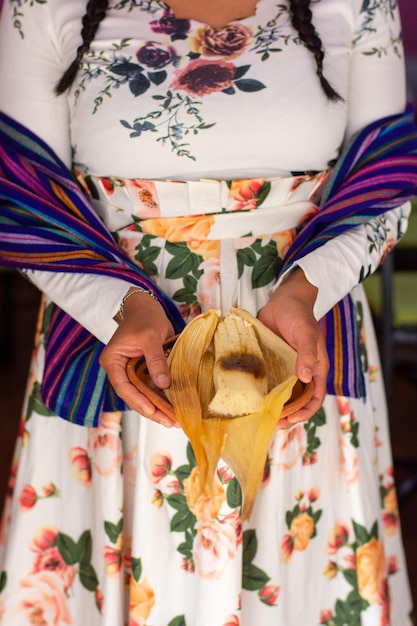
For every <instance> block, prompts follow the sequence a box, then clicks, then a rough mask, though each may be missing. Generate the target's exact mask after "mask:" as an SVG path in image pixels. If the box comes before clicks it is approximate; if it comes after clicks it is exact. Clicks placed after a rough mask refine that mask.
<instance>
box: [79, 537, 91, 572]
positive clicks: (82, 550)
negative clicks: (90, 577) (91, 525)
mask: <svg viewBox="0 0 417 626" xmlns="http://www.w3.org/2000/svg"><path fill="white" fill-rule="evenodd" d="M77 551H78V560H79V562H80V563H85V564H88V563H90V561H91V555H92V552H93V540H92V537H91V532H90V531H89V530H86V531H84V532H83V534H82V535H81V537H80V538H79V539H78V544H77Z"/></svg>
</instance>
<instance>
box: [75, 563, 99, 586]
mask: <svg viewBox="0 0 417 626" xmlns="http://www.w3.org/2000/svg"><path fill="white" fill-rule="evenodd" d="M78 574H79V576H80V581H81V584H82V585H83V586H84V587H85V588H86V589H88V591H95V590H96V589H97V587H98V578H97V574H96V572H95V570H94V567H93V566H92V565H91V563H85V564H84V563H82V564H80V568H79V570H78Z"/></svg>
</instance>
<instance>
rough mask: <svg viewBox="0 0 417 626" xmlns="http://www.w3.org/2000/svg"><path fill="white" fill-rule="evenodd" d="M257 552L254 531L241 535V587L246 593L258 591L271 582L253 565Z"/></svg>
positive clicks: (247, 531) (264, 573)
mask: <svg viewBox="0 0 417 626" xmlns="http://www.w3.org/2000/svg"><path fill="white" fill-rule="evenodd" d="M257 550H258V540H257V538H256V532H255V530H252V529H251V530H246V531H245V532H244V533H243V545H242V554H243V566H242V587H243V589H246V590H247V591H259V589H262V588H263V587H264V586H265V585H266V583H267V582H268V581H269V580H271V579H270V578H269V576H268V575H267V574H266V572H264V571H263V570H261V569H260V568H259V567H257V566H256V565H254V564H253V562H252V561H253V559H254V558H255V556H256V551H257Z"/></svg>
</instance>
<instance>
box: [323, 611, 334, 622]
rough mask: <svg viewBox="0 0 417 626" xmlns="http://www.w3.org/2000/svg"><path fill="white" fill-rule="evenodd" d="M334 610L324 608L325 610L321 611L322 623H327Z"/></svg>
mask: <svg viewBox="0 0 417 626" xmlns="http://www.w3.org/2000/svg"><path fill="white" fill-rule="evenodd" d="M332 617H333V616H332V612H331V611H330V610H329V609H324V611H320V624H327V622H328V621H329V619H331V618H332Z"/></svg>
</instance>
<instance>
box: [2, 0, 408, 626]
mask: <svg viewBox="0 0 417 626" xmlns="http://www.w3.org/2000/svg"><path fill="white" fill-rule="evenodd" d="M84 5H85V3H84V2H82V1H81V0H72V1H71V2H66V1H65V0H34V1H30V2H29V1H27V0H8V2H7V1H6V2H5V4H4V7H3V13H2V18H1V24H0V30H1V33H0V42H1V43H0V46H1V51H0V77H1V81H2V86H3V87H2V92H1V95H0V105H1V108H2V109H3V110H4V111H5V112H6V113H8V114H9V115H12V116H13V117H16V118H17V119H18V120H19V121H21V122H22V123H24V124H25V125H27V126H29V127H30V128H31V129H32V130H33V131H34V132H36V133H38V134H39V135H40V136H41V137H43V139H44V140H45V141H46V142H47V143H49V144H50V146H51V147H52V148H53V149H54V150H55V151H56V152H57V154H58V155H59V156H60V157H61V158H62V159H63V161H64V162H65V163H66V164H67V165H68V166H72V167H73V169H74V172H75V175H76V176H77V178H78V180H79V182H80V185H81V186H82V187H83V188H84V189H85V192H86V194H87V195H88V197H89V198H90V200H91V203H92V204H93V206H94V207H95V209H96V210H97V212H98V214H99V215H100V216H101V218H102V219H103V221H104V222H105V223H106V225H107V227H108V228H109V230H110V231H111V232H112V233H113V235H114V237H115V239H116V241H117V243H118V245H119V246H120V247H121V248H122V249H123V250H124V252H125V253H126V254H127V255H128V256H129V257H130V258H131V259H132V260H133V261H134V262H135V263H136V264H137V265H138V267H140V268H142V269H143V270H145V271H146V272H147V274H149V276H151V277H152V278H153V279H154V280H155V281H156V282H157V283H158V285H159V287H160V288H161V289H162V290H163V291H164V292H165V293H167V294H168V295H169V296H170V297H171V298H172V299H173V300H174V301H175V302H176V304H177V305H178V307H179V309H180V310H181V312H182V314H183V316H184V318H185V320H187V321H188V320H190V319H192V318H193V317H195V316H196V315H198V314H199V313H200V312H202V311H206V310H208V309H211V308H220V309H222V311H225V312H227V311H228V309H229V308H230V307H231V306H239V307H241V308H244V309H247V310H248V311H250V312H251V313H252V314H254V315H256V313H257V312H258V311H259V309H260V308H261V307H262V306H263V304H265V302H266V301H267V299H268V296H269V294H270V291H271V289H273V288H274V286H275V285H276V280H277V275H278V272H279V268H280V264H281V260H282V258H283V256H284V254H285V252H286V250H287V249H288V246H289V245H290V243H291V242H292V241H293V239H294V237H295V235H296V233H297V231H298V229H299V228H300V225H301V224H302V222H303V221H304V220H305V219H306V218H308V216H309V215H310V213H311V212H312V211H315V210H317V209H316V206H315V203H314V198H315V194H316V192H317V190H318V189H319V188H320V186H321V185H322V183H323V180H324V178H325V175H326V171H327V170H328V168H329V167H331V166H332V164H333V163H334V162H335V160H336V159H337V156H338V154H339V152H340V148H341V146H342V144H343V142H344V140H345V139H346V138H347V137H349V136H351V135H352V133H354V132H355V131H356V130H358V129H360V128H361V127H363V126H364V125H366V124H367V123H369V122H370V121H372V120H374V119H377V118H380V117H384V116H385V115H389V114H392V113H396V112H399V111H401V110H402V109H403V108H404V104H405V101H404V72H403V60H402V49H401V43H400V41H401V37H400V26H399V17H398V9H397V6H396V2H395V0H374V1H373V2H365V3H361V2H358V1H357V0H320V2H316V3H313V4H312V10H313V21H314V24H315V27H316V29H317V31H318V33H319V34H320V37H321V39H322V41H323V45H324V48H325V50H326V55H325V64H324V71H325V75H326V77H328V79H329V80H330V82H331V83H332V85H334V87H335V88H336V90H337V91H338V93H339V94H340V95H341V96H342V98H343V101H341V102H337V103H331V102H328V101H327V100H326V98H325V96H324V94H323V93H322V90H321V87H320V84H319V82H318V79H317V76H316V73H315V65H314V59H313V57H312V55H311V53H310V52H309V51H308V50H307V49H306V48H305V46H304V45H303V44H302V43H301V41H300V40H299V38H298V35H297V33H296V31H295V30H294V28H293V27H292V25H291V21H290V17H289V9H288V5H287V3H286V2H285V1H284V2H282V3H279V2H274V1H272V0H259V2H258V4H257V7H256V12H255V14H254V15H253V16H250V17H248V18H245V19H243V20H240V21H236V22H231V23H230V24H228V25H227V26H226V27H224V28H222V29H214V28H213V27H210V26H208V25H206V24H202V23H200V22H198V21H195V20H194V21H193V20H187V19H177V18H176V17H175V15H174V14H173V12H172V11H171V10H170V9H169V7H168V6H167V5H166V4H164V3H163V2H161V1H159V0H114V1H113V2H111V3H110V8H109V11H108V14H107V15H106V18H105V19H104V20H103V22H102V23H101V25H100V27H99V30H98V33H97V36H96V38H95V40H94V42H93V43H92V45H91V49H90V51H89V52H88V53H86V54H85V55H84V58H83V62H82V66H81V68H80V71H79V73H78V75H77V79H76V81H75V84H74V87H73V88H72V90H71V91H70V93H69V94H65V95H63V96H59V97H57V96H55V94H54V92H53V88H54V85H55V84H56V81H57V80H58V79H59V78H60V76H61V75H62V72H63V70H64V69H65V68H66V67H67V66H68V65H69V63H70V62H71V61H72V60H73V58H74V55H75V51H76V49H77V47H78V46H79V45H80V30H81V18H82V16H83V14H84V9H85V6H84ZM6 50H7V54H6V53H5V51H6ZM68 122H69V123H68ZM68 128H69V132H68ZM407 211H408V210H407V207H400V208H398V209H396V210H394V211H390V212H388V213H386V214H385V215H383V216H381V217H380V218H378V219H376V220H373V221H371V222H369V223H368V224H366V225H365V226H363V227H357V228H356V229H354V230H353V231H350V232H349V233H347V234H343V235H340V236H339V237H337V238H336V239H334V240H332V241H330V242H328V243H327V244H325V245H324V246H322V248H320V249H319V250H318V251H315V252H313V253H311V254H309V255H307V256H305V257H304V258H303V259H301V260H300V261H299V262H298V264H299V265H300V267H302V268H303V270H304V271H305V273H306V275H307V277H308V278H309V280H310V282H312V283H313V284H315V285H317V286H318V290H319V293H318V298H317V302H316V305H315V309H314V312H315V315H316V317H317V319H319V318H320V317H321V316H322V315H324V314H325V313H326V311H327V310H329V309H330V308H331V307H332V306H333V305H334V304H335V303H336V302H338V301H339V300H340V299H341V298H342V297H343V296H344V295H345V294H346V293H348V292H350V291H352V290H353V291H352V295H353V298H354V301H355V305H356V313H357V324H358V327H359V330H360V333H361V338H362V345H361V347H362V357H363V368H364V374H365V383H366V399H365V400H364V399H355V398H347V397H335V396H330V395H329V396H327V397H326V398H325V401H324V403H323V406H322V408H321V409H320V410H319V411H318V412H317V413H316V414H315V415H314V417H312V418H311V419H310V420H309V421H308V422H306V423H302V424H298V425H296V426H294V427H293V428H291V429H290V430H286V431H280V430H277V431H276V432H275V434H274V436H273V438H272V440H271V443H270V447H269V451H268V456H267V459H266V463H265V468H264V473H263V478H262V488H261V490H260V493H259V494H258V496H257V499H256V502H255V506H254V509H253V512H252V514H251V516H250V518H249V520H248V521H245V522H244V523H243V524H242V522H241V520H240V508H241V504H242V497H241V490H240V486H239V483H238V481H237V480H236V478H235V477H234V476H233V474H232V472H231V470H230V468H229V467H228V466H227V465H226V463H224V461H221V462H220V463H219V466H218V468H217V476H216V485H217V487H216V496H215V497H214V498H212V500H211V501H210V502H209V503H207V502H205V501H204V500H202V499H201V498H200V497H199V496H198V494H199V491H198V485H199V475H198V468H197V467H196V463H195V458H194V454H193V450H192V448H191V446H190V443H189V442H188V441H187V439H186V437H185V436H184V433H183V432H182V431H181V430H179V429H165V428H163V427H162V426H160V425H158V424H155V423H153V422H151V421H150V420H148V419H145V418H143V417H142V416H140V415H138V414H137V413H134V412H132V411H125V412H123V413H122V412H114V413H110V412H107V413H103V414H102V416H101V419H100V424H99V426H98V427H96V428H88V427H82V426H78V425H75V424H72V423H69V422H67V421H66V420H64V419H62V418H61V417H59V416H56V415H53V414H52V413H51V411H50V410H49V409H48V408H47V407H46V406H45V405H44V404H43V403H42V401H41V398H40V392H39V390H40V383H41V381H42V373H43V369H44V358H45V348H44V339H45V332H46V330H47V327H48V320H49V314H50V309H51V301H55V302H57V303H58V304H59V305H60V306H61V307H63V308H64V309H65V310H67V311H68V312H69V313H70V314H71V315H73V317H75V319H77V320H78V321H80V322H81V323H82V324H83V325H84V326H85V327H86V328H88V329H89V330H91V332H93V333H94V334H95V335H96V336H97V337H98V338H99V339H100V340H101V341H103V343H105V342H106V341H108V339H109V338H110V337H111V335H112V333H113V332H114V330H115V328H116V325H115V322H114V321H113V316H114V314H115V312H116V311H117V307H118V306H119V304H120V300H121V298H122V296H123V295H124V293H125V292H126V291H127V288H128V287H129V285H127V284H126V283H124V282H123V281H118V280H116V279H108V278H103V277H95V278H93V277H91V276H89V275H85V276H84V275H83V276H80V275H76V274H65V275H59V274H54V275H48V273H47V272H39V271H37V272H30V271H28V273H27V274H28V277H29V278H30V279H31V280H33V282H34V283H35V284H36V285H38V286H39V288H40V289H42V290H43V291H44V292H45V294H46V296H45V297H44V299H43V304H42V307H41V311H40V315H39V323H38V329H37V333H36V342H35V349H34V355H33V360H32V365H31V370H30V374H29V380H28V387H27V395H26V400H25V403H24V407H23V412H22V420H21V426H20V431H19V437H18V441H17V445H16V453H15V457H14V461H13V467H12V472H11V477H10V489H9V495H8V498H7V501H6V506H5V510H4V515H3V522H2V528H1V544H2V559H1V569H0V571H1V576H0V590H1V594H0V624H1V625H2V626H3V625H4V626H9V625H10V624H13V623H16V624H19V625H20V624H22V625H26V624H27V625H29V624H42V625H45V626H61V625H62V626H64V625H66V624H75V625H79V626H84V625H87V624H88V626H125V625H126V626H256V625H258V624H262V625H263V626H316V625H317V624H327V625H328V626H344V625H349V626H350V625H352V626H360V625H363V626H388V625H391V626H409V625H410V624H412V615H411V612H412V608H411V599H410V594H409V589H408V582H407V574H406V564H405V561H404V554H403V549H402V544H401V535H400V522H399V514H398V505H397V501H396V494H395V485H394V479H393V466H392V458H391V451H390V443H389V429H388V420H387V411H386V406H385V400H384V392H383V385H382V377H381V372H380V367H379V360H378V355H377V349H376V342H375V338H374V334H373V329H372V325H371V322H370V315H369V311H368V307H367V303H366V301H365V299H364V295H363V290H362V288H361V286H360V285H359V286H358V283H360V282H361V281H362V280H363V279H364V278H365V277H366V276H367V275H368V274H369V273H370V272H372V271H374V270H375V269H376V267H377V266H378V264H379V263H380V261H381V259H382V258H383V256H384V255H385V254H386V253H387V252H388V250H389V249H390V248H391V247H392V245H394V244H395V241H396V240H397V239H398V237H400V236H401V234H402V233H403V232H404V230H405V228H406V221H407Z"/></svg>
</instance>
